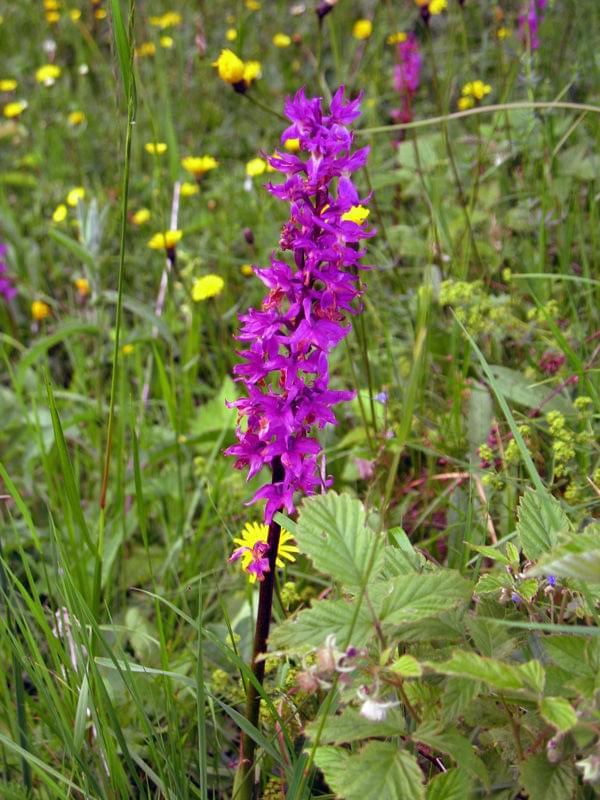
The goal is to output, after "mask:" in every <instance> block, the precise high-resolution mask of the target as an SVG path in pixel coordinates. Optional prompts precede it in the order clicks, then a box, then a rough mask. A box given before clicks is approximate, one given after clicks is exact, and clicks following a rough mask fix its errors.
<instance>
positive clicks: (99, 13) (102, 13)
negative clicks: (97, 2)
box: [94, 8, 107, 19]
mask: <svg viewBox="0 0 600 800" xmlns="http://www.w3.org/2000/svg"><path fill="white" fill-rule="evenodd" d="M94 16H95V17H96V19H106V16H107V12H106V9H105V8H97V9H96V10H95V11H94Z"/></svg>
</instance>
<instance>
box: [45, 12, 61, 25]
mask: <svg viewBox="0 0 600 800" xmlns="http://www.w3.org/2000/svg"><path fill="white" fill-rule="evenodd" d="M59 20H60V14H59V13H58V11H46V22H47V23H48V24H49V25H56V23H57V22H58V21H59Z"/></svg>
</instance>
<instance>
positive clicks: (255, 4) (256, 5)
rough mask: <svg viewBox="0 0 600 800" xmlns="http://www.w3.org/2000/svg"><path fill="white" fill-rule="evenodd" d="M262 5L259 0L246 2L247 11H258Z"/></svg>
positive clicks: (247, 0)
mask: <svg viewBox="0 0 600 800" xmlns="http://www.w3.org/2000/svg"><path fill="white" fill-rule="evenodd" d="M261 5H262V3H260V2H259V0H246V8H247V9H248V11H260V7H261Z"/></svg>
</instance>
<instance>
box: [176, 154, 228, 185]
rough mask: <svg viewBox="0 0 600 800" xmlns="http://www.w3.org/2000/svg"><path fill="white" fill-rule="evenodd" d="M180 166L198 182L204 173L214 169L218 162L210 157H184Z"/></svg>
mask: <svg viewBox="0 0 600 800" xmlns="http://www.w3.org/2000/svg"><path fill="white" fill-rule="evenodd" d="M181 166H182V167H183V168H184V170H186V172H190V173H191V174H192V175H193V176H194V178H196V180H198V179H199V178H201V177H202V176H203V175H204V173H205V172H209V171H210V170H211V169H216V168H217V167H218V166H219V162H218V161H217V160H216V158H213V157H212V156H186V157H185V158H182V159H181Z"/></svg>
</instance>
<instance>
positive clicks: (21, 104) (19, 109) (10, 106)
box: [2, 100, 27, 119]
mask: <svg viewBox="0 0 600 800" xmlns="http://www.w3.org/2000/svg"><path fill="white" fill-rule="evenodd" d="M26 108H27V101H26V100H15V102H14V103H7V104H6V105H5V106H4V108H3V109H2V113H3V114H4V116H5V117H7V119H13V118H14V117H18V116H19V115H20V114H22V113H23V111H25V109H26Z"/></svg>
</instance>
